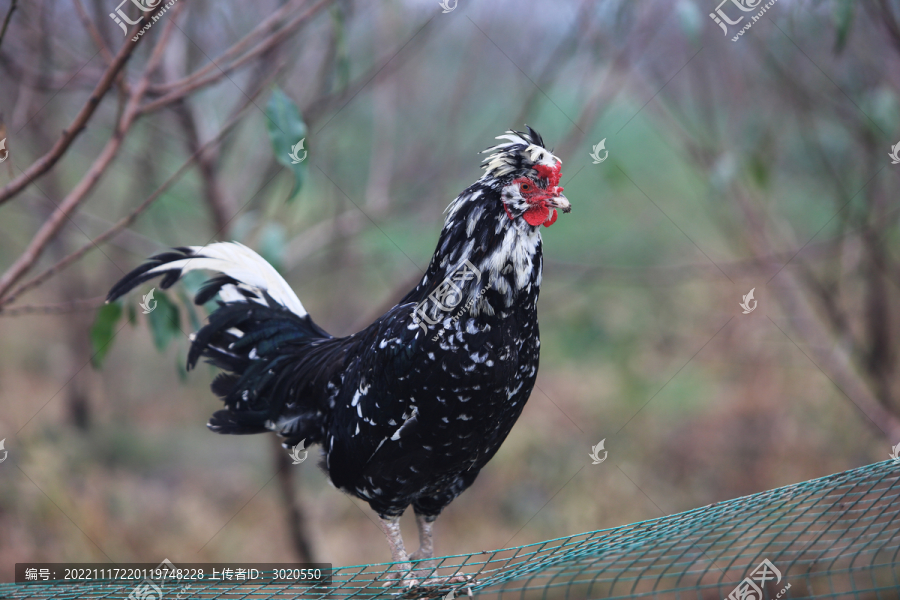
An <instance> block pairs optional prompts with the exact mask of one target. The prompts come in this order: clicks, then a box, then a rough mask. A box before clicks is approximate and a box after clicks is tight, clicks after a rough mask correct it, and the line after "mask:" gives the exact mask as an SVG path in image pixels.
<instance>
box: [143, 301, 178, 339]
mask: <svg viewBox="0 0 900 600" xmlns="http://www.w3.org/2000/svg"><path fill="white" fill-rule="evenodd" d="M157 294H158V295H157V296H156V297H155V299H156V308H155V309H153V310H152V311H150V314H148V315H147V322H148V323H149V324H150V331H151V332H152V333H153V343H154V344H155V345H156V349H157V350H159V351H160V352H162V351H164V350H165V349H166V346H168V345H169V342H170V341H172V339H173V338H177V337H179V336H180V335H182V333H181V315H180V314H179V312H178V307H177V306H176V305H175V304H174V303H173V302H172V301H171V300H169V297H168V296H166V294H165V293H164V292H162V291H160V290H157Z"/></svg>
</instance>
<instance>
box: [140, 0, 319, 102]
mask: <svg viewBox="0 0 900 600" xmlns="http://www.w3.org/2000/svg"><path fill="white" fill-rule="evenodd" d="M333 1H334V0H319V2H317V3H316V4H314V5H313V6H311V7H310V8H309V9H307V10H306V11H305V12H303V13H301V14H300V15H298V16H296V17H294V18H293V19H292V20H291V21H289V22H288V23H286V24H285V25H284V26H283V27H282V28H281V30H280V31H278V32H277V33H275V34H272V35H271V36H269V37H267V38H265V39H264V40H263V41H261V42H260V43H259V44H257V45H256V46H255V47H254V48H253V49H252V50H250V51H248V52H247V53H246V54H244V55H243V56H241V57H240V58H238V59H237V60H234V61H233V62H231V63H229V64H227V65H225V64H223V65H219V64H218V63H217V62H213V63H212V64H210V65H207V66H206V67H204V68H202V69H200V70H199V71H197V72H196V73H193V74H192V75H190V76H188V77H186V78H183V79H181V80H180V81H178V82H175V84H173V85H178V84H180V87H178V88H177V89H174V90H173V91H171V92H169V93H167V94H165V95H163V96H162V97H161V98H158V99H156V100H153V101H152V102H148V103H147V104H145V105H144V106H143V107H142V108H141V113H149V112H153V111H155V110H158V109H160V108H162V107H163V106H166V105H168V104H171V103H172V102H177V101H179V100H181V99H182V98H184V97H185V96H188V95H189V94H191V93H193V92H195V91H196V90H198V89H200V88H202V87H206V86H209V85H212V84H214V83H216V82H218V81H219V80H220V79H222V78H223V77H225V76H227V75H228V74H229V73H230V72H232V71H234V70H235V69H237V68H238V67H240V66H242V65H243V64H244V63H246V62H248V61H249V60H251V59H253V58H255V57H256V56H259V55H261V54H263V53H265V52H267V51H268V50H270V49H272V48H274V47H275V46H277V45H278V44H280V43H281V42H283V41H284V40H285V39H287V37H288V36H290V35H291V34H292V33H294V31H295V30H296V29H297V28H298V27H300V26H301V25H303V24H304V23H306V21H308V20H309V19H311V18H312V17H314V16H315V15H316V14H317V13H318V12H319V11H320V10H322V9H323V8H325V7H326V6H328V5H329V4H331V3H332V2H333ZM293 6H294V4H293V3H292V4H289V5H286V6H285V8H288V7H293ZM283 12H287V11H285V9H281V10H279V11H278V12H277V13H276V14H279V15H280V14H281V13H283ZM272 21H273V19H272V18H271V17H270V18H269V19H266V21H264V22H263V23H261V24H260V25H259V26H257V27H256V28H255V29H254V30H253V31H251V32H250V33H249V34H247V35H246V36H245V37H244V39H242V40H241V41H240V42H238V43H237V44H235V45H234V46H232V47H231V48H230V49H229V50H228V51H226V53H225V54H224V55H223V56H222V58H221V59H220V60H228V59H230V58H231V55H233V54H236V52H234V50H235V48H237V47H239V46H245V45H247V44H248V43H249V39H250V38H252V37H254V36H255V35H256V33H257V32H258V30H260V28H261V27H263V25H266V27H265V29H269V28H273V29H274V27H273V25H272V23H271V22H272ZM163 89H165V88H163Z"/></svg>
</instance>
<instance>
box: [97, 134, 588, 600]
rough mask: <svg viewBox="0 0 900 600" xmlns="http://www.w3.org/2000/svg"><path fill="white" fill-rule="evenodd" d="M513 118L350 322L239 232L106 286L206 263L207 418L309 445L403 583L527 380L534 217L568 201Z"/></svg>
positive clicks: (533, 326) (509, 422)
mask: <svg viewBox="0 0 900 600" xmlns="http://www.w3.org/2000/svg"><path fill="white" fill-rule="evenodd" d="M527 129H528V131H527V132H521V131H507V132H506V133H505V134H504V135H501V136H499V137H497V138H496V139H498V140H501V142H500V143H499V144H497V145H495V146H493V147H491V148H488V149H487V150H485V151H484V152H485V153H489V156H487V158H485V159H484V161H483V163H482V167H483V168H484V171H485V172H484V175H483V176H482V177H481V178H480V179H479V180H478V181H477V182H475V183H474V184H472V185H471V186H469V187H468V188H467V189H466V190H465V191H464V192H463V193H462V194H460V195H459V196H458V197H457V198H456V199H455V200H454V201H453V202H452V203H451V204H450V205H449V206H448V208H447V210H446V211H445V212H446V213H447V216H446V220H445V223H444V227H443V229H442V230H441V234H440V238H439V240H438V243H437V249H436V250H435V253H434V256H433V257H432V259H431V262H430V263H429V265H428V270H427V271H426V272H425V274H424V276H423V277H422V279H421V281H420V282H419V284H418V285H416V287H415V288H414V289H413V290H412V291H410V292H409V293H408V294H406V296H404V297H403V298H402V299H401V300H400V302H399V303H398V304H397V305H396V306H394V308H392V309H390V310H389V311H387V312H386V313H385V314H384V315H383V316H381V317H380V318H379V319H377V320H376V321H375V322H374V323H372V324H371V325H369V326H368V327H366V328H365V329H363V330H362V331H360V332H358V333H354V334H353V335H349V336H346V337H334V336H332V335H330V334H328V333H327V332H326V331H324V330H323V329H322V328H321V327H319V326H318V325H316V323H315V322H313V320H312V319H311V318H310V316H309V314H307V312H306V309H305V308H304V307H303V304H302V303H301V302H300V299H299V298H298V297H297V295H296V294H295V293H294V292H293V290H292V289H291V288H290V286H288V284H287V282H286V281H285V280H284V279H283V278H282V277H281V276H280V275H279V274H278V272H277V271H276V270H275V269H274V268H273V267H272V266H271V265H270V264H269V263H268V262H266V261H265V260H264V259H263V258H262V257H261V256H259V255H258V254H256V253H255V252H253V251H252V250H250V249H249V248H247V247H246V246H243V245H241V244H239V243H237V242H232V243H211V244H209V245H207V246H202V247H201V246H194V247H183V248H175V249H173V250H172V251H170V252H165V253H163V254H159V255H157V256H154V257H152V258H151V259H149V260H148V261H147V262H145V263H144V264H142V265H141V266H139V267H137V268H136V269H135V270H133V271H132V272H131V273H129V274H128V275H126V276H125V277H124V278H122V280H121V281H119V282H118V283H117V284H116V285H115V286H113V288H112V289H111V290H110V292H109V296H108V298H107V301H108V302H112V301H114V300H116V299H117V298H119V297H121V296H122V295H123V294H125V293H127V292H128V291H129V290H131V289H132V288H134V287H136V286H138V285H140V284H142V283H144V282H146V281H149V280H151V279H153V278H155V277H160V276H161V277H162V278H163V279H162V281H161V282H160V284H159V285H160V287H161V288H163V289H166V288H168V287H170V286H172V285H173V284H175V283H176V282H177V281H178V280H179V279H180V278H181V277H182V276H183V275H184V274H186V273H188V272H190V271H196V270H204V271H212V272H215V273H218V275H217V276H215V277H213V278H211V279H209V280H207V281H206V282H205V284H204V285H203V286H202V287H201V288H200V290H199V291H198V293H197V295H196V297H195V302H196V303H197V304H204V303H206V302H208V301H209V300H211V299H213V298H216V297H217V298H218V308H217V309H216V310H215V311H213V312H212V313H211V314H210V315H209V323H208V324H207V325H205V326H204V327H203V328H201V329H200V331H198V332H197V333H196V334H195V335H192V336H191V340H192V343H191V348H190V352H189V354H188V359H187V363H188V365H187V366H188V369H190V368H192V367H194V366H195V365H196V363H197V360H198V359H199V358H200V357H201V356H202V357H205V358H206V359H207V360H208V362H210V363H211V364H213V365H215V366H217V367H219V368H220V369H222V371H223V372H222V373H220V374H219V375H218V376H216V378H215V379H214V380H213V383H212V386H211V387H212V391H213V392H214V393H215V394H216V395H218V396H219V397H220V398H221V399H222V401H223V403H224V405H225V408H224V409H223V410H219V411H217V412H215V413H214V414H213V416H212V418H211V419H210V420H209V423H208V424H207V426H208V427H209V429H211V430H212V431H215V432H216V433H222V434H252V433H264V432H274V433H276V434H278V435H279V436H281V437H282V438H283V439H284V444H283V445H284V446H285V447H287V448H289V447H292V446H296V445H297V444H298V443H300V442H302V441H303V440H306V442H307V443H314V444H319V445H321V447H322V463H321V466H322V468H323V469H324V470H325V472H326V473H327V475H328V477H329V479H330V480H331V482H332V483H333V484H334V485H335V486H336V487H337V488H338V489H340V490H342V491H344V492H345V493H347V494H350V495H352V496H356V497H357V498H360V499H361V500H363V501H365V502H367V503H368V504H369V505H370V506H371V507H372V509H373V510H374V511H375V512H376V513H377V514H378V516H379V518H380V527H381V529H382V531H383V532H384V535H385V536H386V537H387V540H388V543H389V545H390V549H391V556H392V559H393V561H394V562H395V563H397V569H399V570H400V571H401V572H402V573H405V574H406V576H405V578H404V583H405V584H406V585H408V586H413V585H416V584H417V583H418V582H417V581H416V580H415V579H413V578H412V576H411V575H410V574H411V573H412V563H411V562H410V561H411V560H425V561H426V564H427V563H428V561H427V559H431V558H433V556H434V544H433V537H432V526H433V523H434V521H435V519H436V518H437V517H438V515H439V514H440V513H441V511H442V510H443V509H444V508H445V507H446V506H447V505H449V504H450V502H452V501H453V499H454V498H456V497H457V496H458V495H459V494H461V493H462V492H463V491H464V490H465V489H466V488H468V487H469V486H470V485H472V483H473V482H474V481H475V478H476V477H477V476H478V473H479V472H480V471H481V469H482V468H483V467H484V466H485V464H487V462H488V461H489V460H491V458H492V457H493V456H494V454H495V453H496V452H497V450H498V448H499V447H500V445H501V444H502V443H503V440H504V439H505V438H506V436H507V435H508V434H509V432H510V429H511V428H512V426H513V424H514V423H515V422H516V420H517V419H518V418H519V415H520V414H521V413H522V409H523V407H524V406H525V402H526V401H527V400H528V397H529V396H530V395H531V390H532V388H533V387H534V382H535V379H536V378H537V370H538V355H539V352H540V339H539V337H538V320H537V301H538V291H539V289H540V285H541V270H542V254H541V233H540V228H541V226H544V227H549V226H550V225H552V224H553V223H554V222H555V221H556V217H557V211H562V212H569V211H570V210H571V205H570V204H569V201H568V200H567V199H566V197H565V196H564V195H563V193H562V192H563V188H562V187H560V186H559V180H560V176H561V167H562V162H561V161H560V160H559V159H558V158H557V157H555V156H554V155H553V153H552V152H551V151H550V150H548V149H547V148H546V147H545V146H544V141H543V139H542V138H541V136H540V135H539V134H538V133H537V132H536V131H534V130H533V129H532V128H531V127H527ZM410 505H412V507H413V511H414V512H415V515H416V523H417V526H418V533H419V542H420V547H419V549H418V551H416V552H415V553H413V554H411V555H410V554H408V553H407V550H406V547H405V545H404V543H403V538H402V536H401V533H400V525H399V521H400V516H401V515H402V514H403V512H404V511H405V510H406V509H407V508H408V507H409V506H410Z"/></svg>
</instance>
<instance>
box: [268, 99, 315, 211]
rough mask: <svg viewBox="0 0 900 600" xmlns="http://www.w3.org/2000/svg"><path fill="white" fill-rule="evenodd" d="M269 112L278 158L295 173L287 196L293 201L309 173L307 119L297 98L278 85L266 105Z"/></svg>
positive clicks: (269, 126) (271, 132) (270, 137)
mask: <svg viewBox="0 0 900 600" xmlns="http://www.w3.org/2000/svg"><path fill="white" fill-rule="evenodd" d="M266 116H267V117H268V119H267V120H266V128H267V129H268V130H269V140H270V141H271V142H272V151H273V152H274V153H275V160H277V161H278V162H279V163H281V164H283V165H284V166H286V167H287V168H288V169H290V170H291V172H292V173H293V174H294V189H293V190H292V191H291V195H290V196H288V201H290V200H293V199H294V198H295V197H296V196H297V193H298V192H299V191H300V187H301V186H302V185H303V180H304V179H305V177H306V157H307V148H306V123H304V122H303V117H301V116H300V109H298V108H297V105H296V104H294V101H293V100H291V99H290V98H288V96H287V94H285V93H284V92H282V91H281V89H280V88H277V87H276V88H275V90H274V91H273V92H272V97H271V98H269V103H268V104H267V105H266ZM295 150H296V151H295ZM292 154H293V155H294V156H296V157H297V158H298V159H300V160H301V162H299V163H295V161H294V159H292V158H291V155H292Z"/></svg>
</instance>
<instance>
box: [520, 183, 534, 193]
mask: <svg viewBox="0 0 900 600" xmlns="http://www.w3.org/2000/svg"><path fill="white" fill-rule="evenodd" d="M519 189H520V190H522V191H523V192H530V191H531V189H532V186H531V184H530V183H523V184H522V185H520V186H519Z"/></svg>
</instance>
